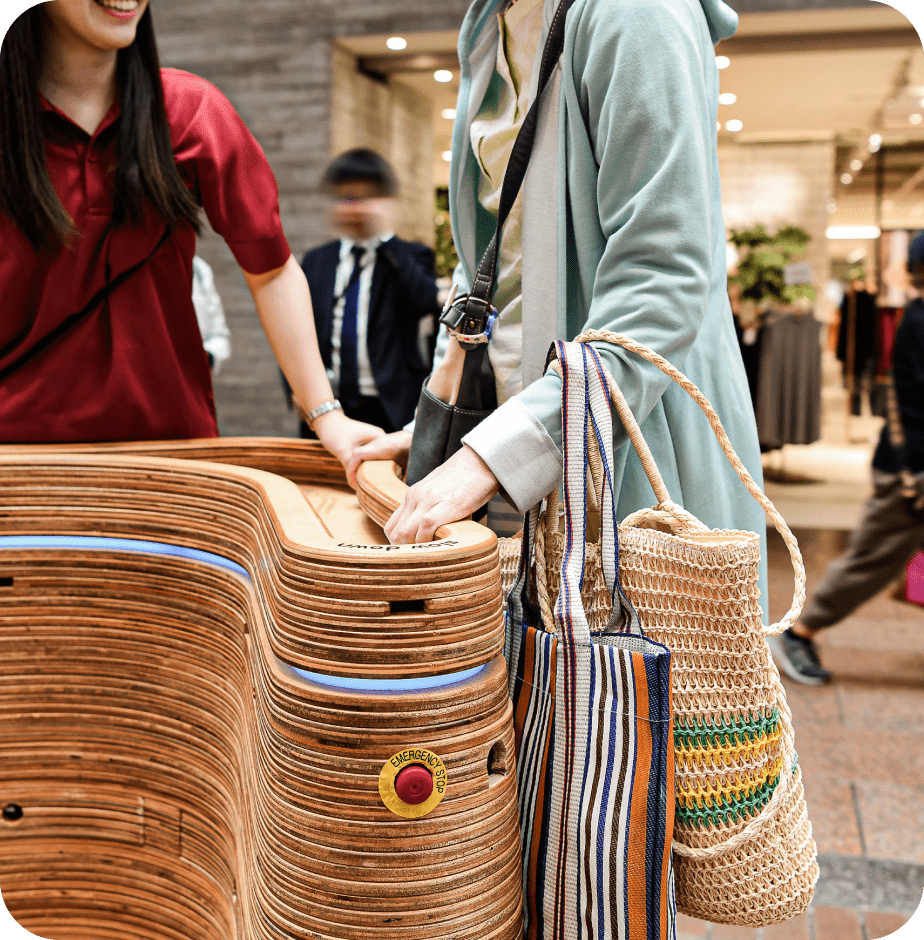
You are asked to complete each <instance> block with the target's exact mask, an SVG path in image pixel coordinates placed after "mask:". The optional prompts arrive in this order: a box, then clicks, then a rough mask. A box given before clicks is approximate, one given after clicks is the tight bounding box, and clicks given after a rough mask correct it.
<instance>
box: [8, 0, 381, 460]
mask: <svg viewBox="0 0 924 940" xmlns="http://www.w3.org/2000/svg"><path fill="white" fill-rule="evenodd" d="M147 6H148V0H53V2H49V3H43V4H40V5H39V6H37V7H33V8H32V9H30V10H28V11H26V12H25V13H23V14H22V16H20V17H19V18H18V19H17V20H16V22H15V23H14V24H13V25H12V26H11V28H10V30H9V32H8V33H7V36H6V38H5V40H4V43H3V47H2V50H0V209H2V213H0V246H2V250H0V305H2V313H3V315H2V317H0V441H6V442H14V441H15V442H65V441H101V440H150V439H165V438H187V437H213V436H215V435H217V433H218V431H217V426H216V421H215V407H214V402H213V398H212V385H211V378H210V375H209V367H208V359H207V356H206V354H205V352H204V350H203V348H202V343H201V339H200V336H199V331H198V327H197V325H196V317H195V311H194V309H193V305H192V299H191V283H192V259H193V254H194V251H195V242H196V233H197V231H198V228H199V212H200V209H203V210H204V211H205V214H206V216H207V217H208V219H209V222H210V223H211V225H212V227H213V228H214V229H215V230H216V231H218V232H219V233H221V234H222V235H223V236H224V238H225V240H226V241H227V243H228V246H229V247H230V249H231V251H232V252H233V254H234V256H235V258H236V259H237V261H238V263H239V264H240V266H241V268H242V269H243V271H244V276H245V278H246V280H247V284H248V286H249V288H250V290H251V293H252V294H253V298H254V301H255V303H256V307H257V311H258V313H259V315H260V319H261V321H262V323H263V327H264V329H265V331H266V335H267V337H268V339H269V342H270V345H271V346H272V348H273V351H274V353H275V354H276V357H277V359H278V360H279V364H280V365H281V366H282V369H283V371H284V372H285V374H286V377H287V378H288V379H289V382H290V383H291V385H292V387H293V389H294V390H295V394H296V397H297V399H298V401H299V402H300V403H301V404H302V406H303V407H304V409H305V411H307V412H312V411H315V410H317V411H320V412H322V414H320V416H319V417H317V418H316V420H315V425H314V426H315V430H316V431H317V433H318V436H319V437H320V438H321V440H322V442H323V443H324V445H325V446H326V447H327V448H328V449H329V450H330V451H332V452H333V453H334V454H336V455H337V456H338V457H340V458H341V459H342V460H346V459H347V458H348V457H349V455H350V453H351V452H352V450H353V449H354V447H356V446H358V445H359V444H361V443H363V442H364V441H367V440H370V439H372V438H373V437H375V436H377V435H378V434H380V433H381V432H380V430H379V429H378V428H373V427H371V426H369V425H365V424H361V423H358V422H355V421H350V420H349V419H347V418H346V417H345V416H344V415H343V413H342V412H341V411H339V410H337V409H336V407H334V405H333V404H331V402H332V399H333V395H332V393H331V388H330V384H329V383H328V380H327V376H326V374H325V371H324V367H323V365H322V362H321V357H320V354H319V352H318V345H317V338H316V336H315V330H314V320H313V317H312V313H311V299H310V295H309V293H308V286H307V283H306V281H305V278H304V275H303V274H302V272H301V270H300V269H299V266H298V264H297V262H296V261H295V259H294V258H293V257H292V253H291V251H290V250H289V246H288V244H287V243H286V239H285V236H284V235H283V232H282V226H281V224H280V219H279V204H278V194H277V190H276V182H275V179H274V177H273V173H272V171H271V170H270V167H269V164H268V163H267V161H266V157H265V156H264V154H263V152H262V150H261V149H260V147H259V145H258V144H257V142H256V141H255V140H254V139H253V137H252V136H251V134H250V133H249V131H248V130H247V128H246V127H245V126H244V123H243V122H242V121H241V119H240V118H239V117H238V115H237V113H236V112H235V111H234V109H233V108H232V107H231V105H230V104H229V102H228V101H227V99H226V98H225V97H224V96H223V95H222V94H221V93H220V92H219V91H218V90H217V89H216V88H215V87H214V86H212V85H210V84H209V83H208V82H206V81H204V80H203V79H200V78H197V77H195V76H193V75H189V74H187V73H185V72H179V71H175V70H172V69H164V70H163V71H161V69H160V67H159V64H158V57H157V49H156V45H155V41H154V30H153V26H152V23H151V12H150V10H148V9H147ZM113 288H114V289H113ZM107 292H108V295H107ZM104 295H105V296H104ZM325 406H326V408H325Z"/></svg>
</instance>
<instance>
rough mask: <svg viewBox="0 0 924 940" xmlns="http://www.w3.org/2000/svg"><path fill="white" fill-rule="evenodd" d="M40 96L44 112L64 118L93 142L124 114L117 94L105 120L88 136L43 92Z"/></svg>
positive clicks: (104, 116)
mask: <svg viewBox="0 0 924 940" xmlns="http://www.w3.org/2000/svg"><path fill="white" fill-rule="evenodd" d="M38 95H39V107H40V109H41V110H42V111H44V112H47V113H48V114H55V115H57V116H58V117H60V118H62V119H63V120H64V121H66V122H67V123H68V124H69V125H70V126H71V127H72V128H73V129H74V130H77V131H79V132H80V133H81V134H84V135H86V136H87V137H89V138H90V140H91V141H93V140H96V138H97V137H99V135H100V134H101V133H102V132H103V131H104V130H106V128H107V127H111V126H112V125H113V124H114V123H115V122H116V120H117V119H118V117H119V115H120V114H121V113H122V109H121V107H120V106H119V95H118V93H116V95H115V96H114V97H113V99H112V104H111V105H109V110H108V111H107V112H106V113H105V114H104V115H103V119H102V120H101V121H100V122H99V125H98V126H97V128H96V130H95V131H93V133H92V134H87V132H86V130H84V128H82V127H81V126H80V125H79V124H77V123H76V122H75V121H74V120H73V118H71V117H70V116H69V115H68V114H66V113H65V112H64V111H62V110H61V109H60V108H59V107H58V106H57V105H55V104H52V103H51V102H50V101H49V100H48V99H47V98H46V97H45V96H44V95H43V94H42V92H41V91H39V93H38Z"/></svg>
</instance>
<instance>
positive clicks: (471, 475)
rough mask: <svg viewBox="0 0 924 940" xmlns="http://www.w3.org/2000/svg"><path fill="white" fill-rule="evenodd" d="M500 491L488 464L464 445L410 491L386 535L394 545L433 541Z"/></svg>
mask: <svg viewBox="0 0 924 940" xmlns="http://www.w3.org/2000/svg"><path fill="white" fill-rule="evenodd" d="M498 489H499V485H498V482H497V479H496V478H495V476H494V474H493V473H491V470H490V469H489V467H488V465H487V464H486V463H485V462H484V461H483V460H482V459H481V458H480V457H479V456H478V454H476V453H475V451H473V450H472V449H471V448H470V447H468V446H466V445H463V447H462V450H460V451H458V452H457V453H455V454H453V455H452V457H450V458H449V460H447V461H446V463H444V464H443V465H442V466H441V467H437V468H436V470H434V471H433V473H431V474H430V475H429V476H426V477H424V478H423V479H422V480H421V481H420V482H419V483H416V484H415V485H414V486H412V487H411V488H410V489H409V490H408V491H407V496H405V498H404V502H403V503H402V504H401V505H400V506H399V507H398V508H397V509H396V510H395V511H394V513H393V514H392V517H391V518H390V519H389V520H388V522H387V523H386V524H385V534H386V535H387V536H388V539H389V541H390V542H391V543H392V544H393V545H408V544H410V543H412V542H430V541H432V540H433V534H434V533H435V532H436V530H437V529H438V528H439V527H440V526H441V525H446V523H448V522H458V521H459V520H460V519H465V518H467V517H468V516H470V515H471V514H472V513H473V512H474V511H475V510H476V509H479V508H480V507H481V506H483V505H484V504H485V503H486V502H488V500H489V499H491V497H492V496H494V495H495V494H496V493H497V491H498Z"/></svg>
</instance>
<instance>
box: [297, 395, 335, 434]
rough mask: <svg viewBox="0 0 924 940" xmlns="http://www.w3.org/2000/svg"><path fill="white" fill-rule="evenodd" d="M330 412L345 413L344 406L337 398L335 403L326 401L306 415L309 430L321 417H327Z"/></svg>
mask: <svg viewBox="0 0 924 940" xmlns="http://www.w3.org/2000/svg"><path fill="white" fill-rule="evenodd" d="M328 411H343V405H341V404H340V402H339V401H337V399H336V398H335V399H334V400H333V401H325V402H322V403H321V404H320V405H318V406H317V407H316V408H312V409H311V411H308V412H306V413H305V415H304V418H305V424H307V425H308V427H309V428H313V426H314V423H315V421H317V420H318V418H320V417H321V415H326V414H327V412H328Z"/></svg>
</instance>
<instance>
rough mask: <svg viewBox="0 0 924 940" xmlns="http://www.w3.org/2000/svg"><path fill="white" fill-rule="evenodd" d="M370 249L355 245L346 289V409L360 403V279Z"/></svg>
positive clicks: (342, 383) (343, 329)
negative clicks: (358, 334) (358, 323)
mask: <svg viewBox="0 0 924 940" xmlns="http://www.w3.org/2000/svg"><path fill="white" fill-rule="evenodd" d="M365 253H366V249H365V248H364V247H362V246H361V245H354V246H353V250H352V254H353V270H352V271H351V272H350V280H349V283H348V284H347V289H346V292H345V293H344V295H343V323H342V325H341V327H340V385H339V391H338V396H339V398H340V401H341V403H342V404H343V406H344V408H355V407H356V406H357V405H358V404H359V359H358V350H357V339H358V336H357V333H358V325H357V320H358V319H359V278H360V275H361V274H362V259H363V255H365Z"/></svg>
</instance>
